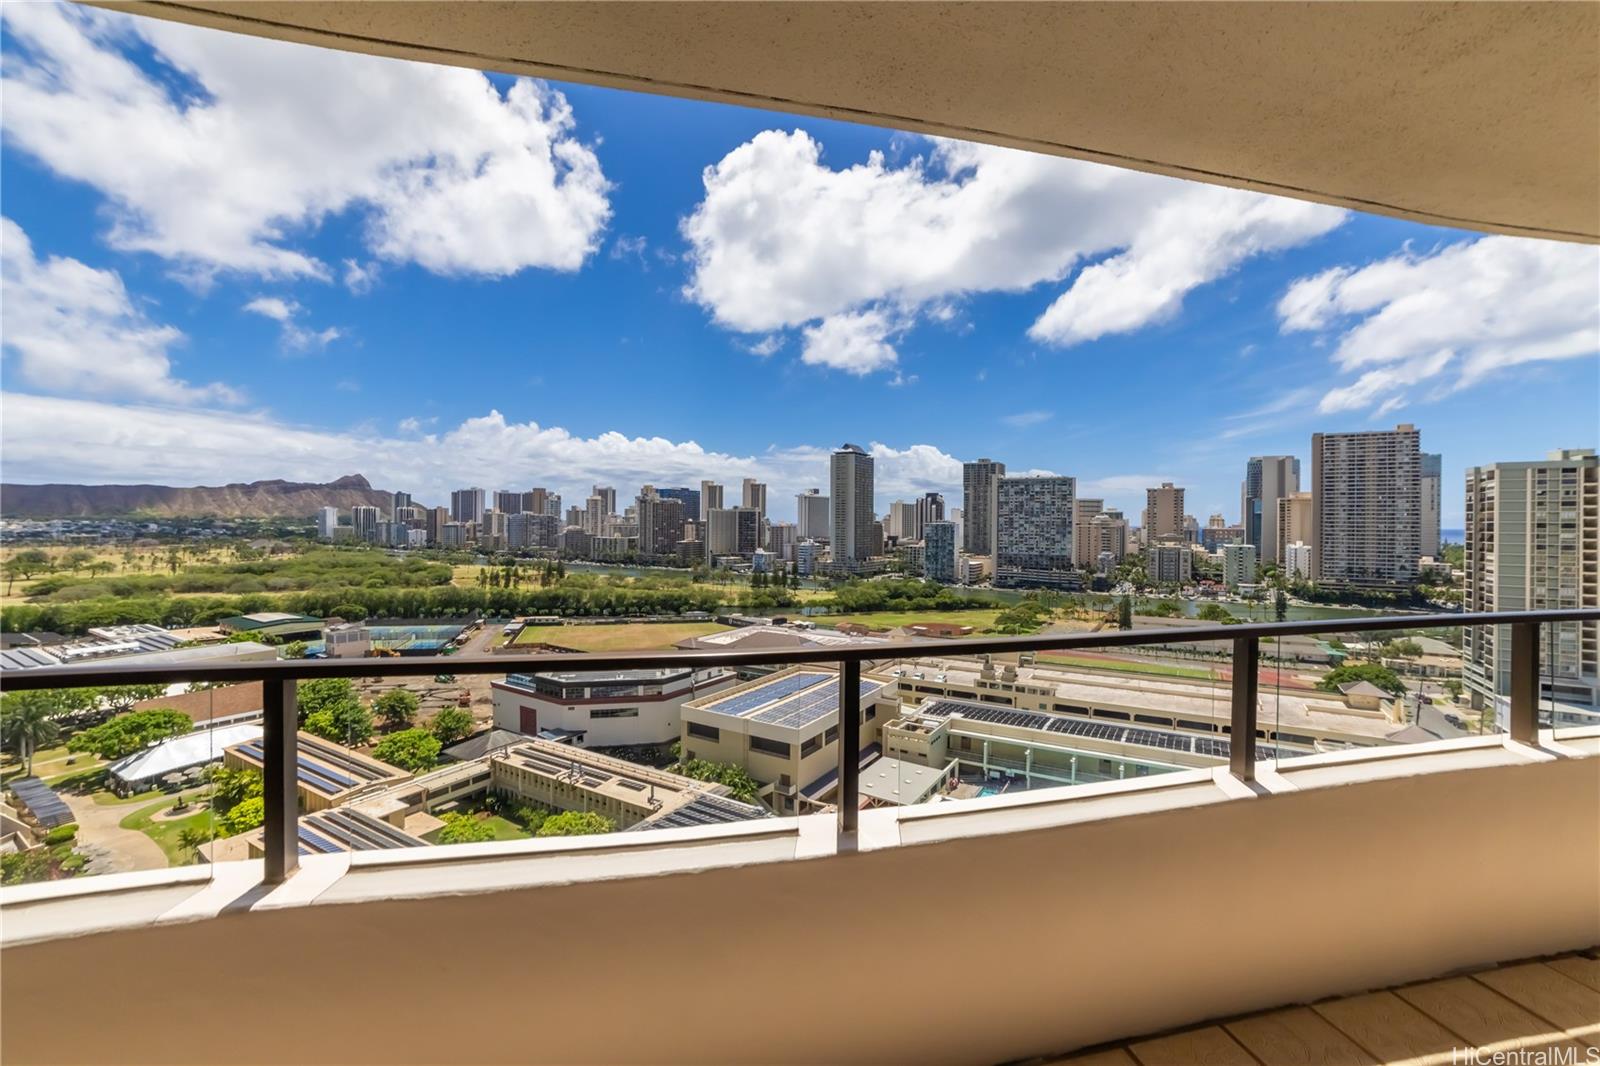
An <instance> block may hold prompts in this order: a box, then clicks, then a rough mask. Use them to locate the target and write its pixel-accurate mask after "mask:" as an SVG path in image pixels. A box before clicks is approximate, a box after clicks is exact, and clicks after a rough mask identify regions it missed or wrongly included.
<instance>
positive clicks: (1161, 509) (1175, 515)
mask: <svg viewBox="0 0 1600 1066" xmlns="http://www.w3.org/2000/svg"><path fill="white" fill-rule="evenodd" d="M1144 496H1145V506H1144V541H1145V543H1146V544H1154V543H1155V542H1156V541H1158V540H1160V539H1162V538H1163V537H1176V538H1177V539H1179V540H1189V539H1190V537H1189V534H1188V532H1187V531H1186V530H1185V529H1184V527H1183V519H1184V513H1183V490H1182V489H1180V488H1177V487H1176V486H1174V485H1173V484H1172V482H1170V481H1163V482H1162V483H1161V487H1160V488H1154V489H1146V490H1145V493H1144Z"/></svg>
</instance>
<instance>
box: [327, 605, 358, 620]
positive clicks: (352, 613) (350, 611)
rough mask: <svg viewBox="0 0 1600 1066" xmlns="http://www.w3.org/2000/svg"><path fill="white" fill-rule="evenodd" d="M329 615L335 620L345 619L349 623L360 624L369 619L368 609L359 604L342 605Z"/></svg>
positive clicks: (335, 607) (337, 606) (336, 606)
mask: <svg viewBox="0 0 1600 1066" xmlns="http://www.w3.org/2000/svg"><path fill="white" fill-rule="evenodd" d="M328 614H329V615H331V616H332V617H335V618H343V619H344V620H345V621H347V622H359V621H361V620H363V619H364V618H366V617H367V609H366V608H365V607H363V606H361V604H359V603H340V604H337V605H335V606H334V608H333V610H331V611H329V612H328Z"/></svg>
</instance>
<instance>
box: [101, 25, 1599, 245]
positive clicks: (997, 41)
mask: <svg viewBox="0 0 1600 1066" xmlns="http://www.w3.org/2000/svg"><path fill="white" fill-rule="evenodd" d="M105 6H109V7H117V8H120V9H123V10H130V11H135V12H138V13H141V14H145V15H154V16H157V17H161V18H170V19H178V20H181V21H185V22H193V23H197V24H201V25H207V26H216V27H221V28H225V29H230V30H236V31H239V32H242V33H251V34H258V35H262V36H270V37H279V38H284V39H287V40H295V41H303V42H309V43H313V44H320V45H325V46H328V47H334V48H344V49H349V50H353V51H360V52H371V53H376V54H380V55H391V56H403V57H406V58H411V59H424V60H433V61H436V62H441V63H450V64H456V65H461V66H470V67H475V68H479V69H488V70H500V71H506V72H511V73H523V74H535V75H540V76H544V77H549V78H555V79H560V80H566V81H577V82H588V83H592V84H597V85H607V86H615V87H619V88H624V89H633V90H641V91H646V92H657V93H667V94H671V95H675V96H687V97H695V98H699V99H708V100H720V101H726V102H730V103H738V104H745V105H748V106H754V107H761V108H768V109H772V110H776V111H789V112H795V113H800V114H808V115H824V116H829V117H834V118H842V119H847V120H851V121H857V122H868V123H873V124H877V125H883V126H892V127H895V128H897V129H908V130H918V131H922V132H927V133H932V134H944V135H949V136H955V137H962V138H967V139H971V140H980V141H989V142H992V143H996V144H1005V145H1013V146H1016V147H1019V148H1027V149H1031V150H1035V151H1042V152H1052V153H1056V154H1060V155H1068V156H1076V157H1080V158H1085V159H1095V160H1101V161H1104V162H1108V163H1115V164H1118V165H1121V166H1127V167H1133V168H1137V169H1140V170H1150V171H1157V172H1160V173H1165V174H1175V175H1179V176H1184V177H1190V178H1196V179H1199V180H1203V181H1213V182H1218V183H1221V184H1226V185H1235V186H1242V187H1247V188H1254V189H1260V190H1263V191H1267V192H1275V193H1282V194H1285V195H1289V196H1297V197H1302V198H1304V199H1309V200H1317V201H1321V202H1325V203H1334V204H1341V205H1345V206H1349V207H1354V208H1357V209H1361V210H1368V211H1377V212H1381V213H1384V214H1390V215H1397V216H1401V217H1405V218H1411V219H1415V220H1418V221H1423V222H1434V223H1443V224H1447V225H1455V226H1463V227H1468V228H1472V229H1478V230H1486V231H1495V232H1505V233H1523V234H1530V235H1535V236H1544V237H1555V238H1562V239H1567V240H1584V241H1600V4H1597V3H1589V2H1582V3H1551V4H1545V3H1532V4H1522V3H1506V4H1500V3H1466V4H1448V3H1392V4H1391V3H1325V4H1304V5H1303V4H1290V3H1273V4H1254V3H1252V4H1235V3H1214V4H1202V3H1143V4H1122V3H1117V4H1099V3H1081V4H1068V3H1063V4H1032V3H1015V4H981V3H953V4H939V3H926V4H924V3H852V4H839V3H789V2H773V3H759V4H758V3H743V4H738V3H721V4H690V3H683V4H668V3H661V4H656V3H630V2H617V3H592V2H580V3H497V2H482V3H431V2H392V0H374V2H318V0H303V2H281V0H251V2H246V3H239V2H223V0H193V2H191V0H132V2H124V3H109V4H106V5H105Z"/></svg>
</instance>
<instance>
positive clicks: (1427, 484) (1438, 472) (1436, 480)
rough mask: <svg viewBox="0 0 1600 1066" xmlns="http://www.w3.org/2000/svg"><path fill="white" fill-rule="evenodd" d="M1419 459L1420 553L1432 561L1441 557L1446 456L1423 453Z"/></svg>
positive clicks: (1435, 453) (1436, 453)
mask: <svg viewBox="0 0 1600 1066" xmlns="http://www.w3.org/2000/svg"><path fill="white" fill-rule="evenodd" d="M1418 458H1419V466H1418V470H1419V473H1418V475H1417V476H1418V477H1419V478H1420V479H1421V485H1420V488H1419V491H1420V492H1421V493H1422V539H1421V543H1420V544H1419V545H1418V549H1417V550H1418V551H1420V552H1421V553H1422V554H1423V555H1426V556H1428V557H1429V558H1430V559H1437V558H1438V557H1439V540H1440V535H1441V534H1440V529H1439V522H1440V518H1439V506H1440V504H1441V503H1442V502H1443V495H1444V493H1443V477H1442V475H1443V469H1444V456H1442V455H1440V454H1439V453H1438V452H1423V453H1422V455H1421V456H1419V457H1418Z"/></svg>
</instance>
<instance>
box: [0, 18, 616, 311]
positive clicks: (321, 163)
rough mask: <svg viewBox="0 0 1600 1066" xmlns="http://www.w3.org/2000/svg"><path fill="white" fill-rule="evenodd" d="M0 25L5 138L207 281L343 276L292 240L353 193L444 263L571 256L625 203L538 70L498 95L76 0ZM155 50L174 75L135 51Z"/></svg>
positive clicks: (440, 268) (516, 262) (392, 246)
mask: <svg viewBox="0 0 1600 1066" xmlns="http://www.w3.org/2000/svg"><path fill="white" fill-rule="evenodd" d="M4 26H5V32H6V33H7V34H8V35H9V36H10V37H11V39H12V41H13V43H14V45H17V46H19V47H13V48H12V49H11V50H10V51H9V52H8V53H7V54H6V56H5V64H4V84H3V88H4V93H5V109H4V113H3V122H4V130H5V134H6V136H7V138H8V139H9V142H10V145H11V146H12V147H13V148H16V149H18V150H20V151H23V152H27V153H28V154H30V155H32V156H34V157H36V158H38V159H39V160H41V161H42V162H43V163H44V164H46V165H47V166H48V167H50V168H51V169H52V170H53V171H55V172H56V173H57V174H59V175H61V176H63V177H66V178H70V179H73V180H76V181H81V182H85V183H87V184H89V185H91V186H93V187H94V188H96V189H97V190H99V191H100V192H101V193H102V194H104V196H105V197H106V198H107V200H108V201H109V205H110V213H111V218H112V225H111V228H110V232H109V234H108V239H109V240H110V242H111V244H112V245H113V246H115V247H117V248H119V249H123V250H133V251H143V252H150V253H154V254H156V255H158V256H161V257H163V258H165V259H168V260H170V261H172V262H173V263H174V264H175V265H176V267H177V269H178V270H179V271H180V272H181V273H185V274H189V275H192V276H194V277H196V278H198V279H201V280H204V279H206V278H208V277H210V276H211V275H213V274H214V273H216V272H217V271H237V272H240V273H244V274H251V275H258V276H262V277H279V278H282V277H296V276H310V277H318V278H330V277H331V276H332V275H331V272H330V269H329V267H328V266H327V265H326V264H324V263H323V262H321V261H320V260H318V259H317V258H316V257H315V256H314V255H313V254H312V253H310V252H309V251H306V250H304V249H303V248H302V247H298V246H297V238H299V237H302V236H305V235H306V234H308V233H309V232H310V231H311V230H313V229H314V228H315V227H317V226H318V225H319V224H320V223H321V222H323V221H324V220H326V219H327V218H329V217H330V216H332V215H335V214H338V213H340V212H344V211H347V210H350V209H356V210H359V211H361V212H362V213H363V214H364V216H365V219H366V229H365V240H366V244H367V246H368V250H369V251H370V252H371V253H372V254H373V255H375V256H376V257H377V258H378V259H380V260H387V261H389V262H395V263H405V262H410V263H416V264H418V265H420V266H422V267H424V268H425V269H427V270H430V271H433V272H435V273H438V274H447V275H456V274H471V275H488V276H502V275H508V274H513V273H516V272H517V271H520V270H523V269H526V268H530V267H543V268H550V269H555V270H575V269H577V268H578V267H579V266H581V265H582V264H583V262H584V260H585V259H586V258H587V257H588V256H589V255H590V254H591V253H592V252H593V251H594V250H595V249H596V247H597V246H598V242H599V239H600V234H601V231H602V230H603V229H604V227H605V224H606V222H607V220H608V218H609V217H610V211H611V208H610V204H609V201H608V198H607V192H608V189H609V183H608V182H607V180H606V178H605V177H604V175H603V174H602V172H601V168H600V163H599V160H598V159H597V158H596V156H595V154H594V152H593V151H592V150H591V149H590V148H589V147H588V146H586V145H584V144H583V143H581V142H579V141H578V140H577V139H575V137H574V134H573V130H574V126H575V122H574V118H573V114H572V109H571V108H570V106H569V105H568V104H567V101H566V99H565V98H564V97H563V96H562V95H561V93H559V92H556V91H554V90H552V89H550V88H548V87H546V86H544V85H543V84H541V83H539V82H535V81H531V80H528V79H518V80H517V81H516V82H514V83H513V85H512V86H511V88H510V90H509V91H508V92H507V93H505V94H504V95H502V94H501V93H500V92H499V91H497V90H496V88H495V87H494V86H493V85H492V84H491V83H490V82H489V80H488V79H487V78H486V77H485V76H483V75H482V74H479V73H476V72H474V71H469V70H461V69H457V68H454V67H444V66H436V65H433V64H427V63H410V62H402V61H399V60H391V59H382V58H377V57H372V56H362V55H356V54H352V53H346V52H339V51H335V50H332V49H322V48H311V47H306V46H303V45H296V44H288V43H284V42H279V41H269V40H262V39H259V38H255V37H248V36H243V35H239V34H229V33H221V32H217V31H213V30H206V29H199V28H196V27H190V26H183V25H179V24H176V23H170V22H165V21H161V20H156V19H136V18H132V17H129V16H126V15H121V14H115V13H111V12H103V11H94V10H89V9H85V8H79V7H77V6H75V5H67V4H45V3H38V4H8V5H6V8H5V15H4ZM146 50H147V51H148V53H149V54H150V56H151V57H152V58H153V60H154V61H155V62H156V63H157V64H159V65H160V66H159V68H158V69H159V70H160V74H159V75H157V74H153V73H149V72H147V70H146V69H144V68H141V66H140V65H138V64H136V63H134V62H133V61H132V60H131V59H130V58H129V56H130V54H132V53H134V52H138V51H146ZM349 267H350V264H348V263H347V264H346V281H347V283H350V284H351V287H352V288H354V289H359V288H360V287H361V286H362V285H364V284H368V283H370V267H357V268H356V269H355V270H354V272H352V271H351V270H350V269H349Z"/></svg>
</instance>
